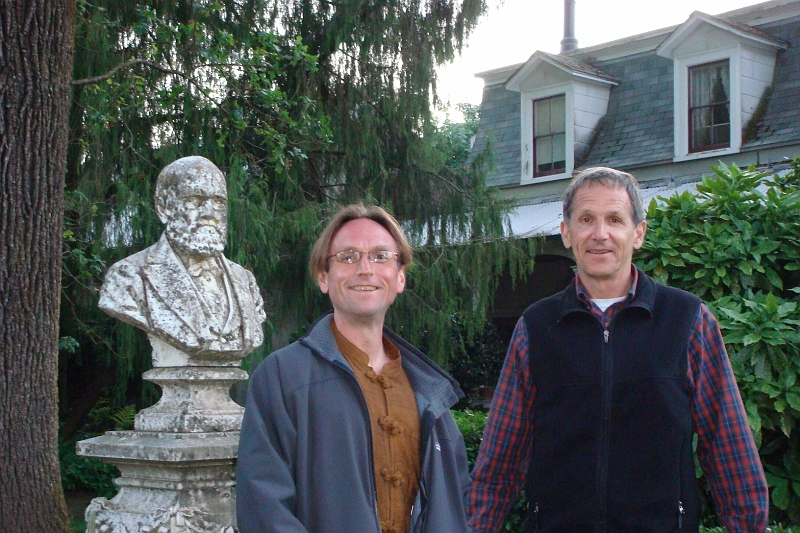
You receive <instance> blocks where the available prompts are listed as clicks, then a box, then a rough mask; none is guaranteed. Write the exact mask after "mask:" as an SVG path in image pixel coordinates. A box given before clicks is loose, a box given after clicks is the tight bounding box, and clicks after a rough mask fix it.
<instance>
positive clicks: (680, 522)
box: [678, 501, 686, 529]
mask: <svg viewBox="0 0 800 533" xmlns="http://www.w3.org/2000/svg"><path fill="white" fill-rule="evenodd" d="M685 514H686V511H685V510H684V509H683V503H681V502H680V501H679V502H678V529H683V515H685Z"/></svg>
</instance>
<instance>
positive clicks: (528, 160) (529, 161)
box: [520, 82, 575, 185]
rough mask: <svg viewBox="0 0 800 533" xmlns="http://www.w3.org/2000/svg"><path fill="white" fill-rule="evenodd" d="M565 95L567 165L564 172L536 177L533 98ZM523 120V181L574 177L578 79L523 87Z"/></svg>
mask: <svg viewBox="0 0 800 533" xmlns="http://www.w3.org/2000/svg"><path fill="white" fill-rule="evenodd" d="M562 94H563V95H564V113H565V115H566V116H565V117H564V128H565V132H564V133H565V145H566V146H565V151H564V157H565V168H564V172H562V173H560V174H550V175H549V176H539V177H536V178H534V177H533V118H534V117H533V102H534V101H536V100H542V99H544V98H552V97H553V96H560V95H562ZM520 98H521V101H520V110H521V112H520V120H521V133H522V135H521V143H520V149H521V158H520V167H521V168H520V185H530V184H533V183H546V182H548V181H558V180H563V179H568V178H571V177H572V171H573V170H574V168H575V90H574V83H572V82H569V83H560V84H558V85H550V86H548V87H542V88H537V89H535V90H524V89H523V90H522V91H521V92H520Z"/></svg>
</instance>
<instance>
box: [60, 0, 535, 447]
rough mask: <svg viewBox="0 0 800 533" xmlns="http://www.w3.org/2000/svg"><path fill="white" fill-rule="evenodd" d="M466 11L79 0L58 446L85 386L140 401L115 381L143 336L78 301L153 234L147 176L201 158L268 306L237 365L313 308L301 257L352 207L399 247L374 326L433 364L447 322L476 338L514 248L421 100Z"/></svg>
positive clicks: (470, 15)
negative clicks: (402, 263) (394, 284)
mask: <svg viewBox="0 0 800 533" xmlns="http://www.w3.org/2000/svg"><path fill="white" fill-rule="evenodd" d="M485 9H486V0H458V1H457V0H437V1H436V2H419V1H416V0H370V1H363V0H358V1H356V0H344V1H342V2H338V3H335V4H332V3H330V2H327V1H323V0H282V1H278V0H271V1H270V0H248V1H244V2H242V1H233V0H216V1H210V0H198V1H193V2H189V1H186V0H182V1H179V2H163V1H159V0H142V1H136V2H125V3H121V2H114V1H111V0H97V1H94V2H91V3H90V2H89V1H88V0H82V1H79V3H78V23H77V35H76V60H75V69H74V78H75V81H74V98H73V106H72V114H71V145H70V153H69V161H68V174H67V198H68V204H69V207H68V211H67V230H68V231H67V236H68V238H69V239H70V243H69V246H68V248H69V249H68V250H67V251H66V253H67V255H66V266H67V268H66V269H65V280H64V285H65V293H64V294H65V297H64V299H63V306H64V310H63V313H62V317H63V320H62V336H63V337H62V347H63V348H64V349H63V350H62V354H63V365H62V371H63V372H62V379H63V380H64V385H65V386H64V391H65V392H64V394H65V396H64V398H63V399H64V402H63V404H62V405H63V407H64V408H65V411H66V412H68V414H69V416H68V417H67V419H66V422H65V427H64V433H65V435H68V434H70V433H72V432H74V431H75V430H76V429H77V428H78V426H79V425H80V421H81V420H82V418H83V417H84V416H85V414H86V412H87V410H88V409H90V408H91V406H92V405H94V403H95V402H96V401H97V398H99V397H100V396H101V395H102V394H103V391H102V386H112V385H113V389H114V391H115V392H116V400H117V401H118V402H120V401H123V400H124V397H125V395H128V397H129V401H130V400H133V399H137V398H138V397H139V396H140V394H141V391H140V390H139V389H138V386H139V385H136V387H134V388H131V389H129V390H127V389H126V387H125V386H122V385H121V384H123V383H129V384H137V383H138V382H137V381H135V380H134V379H133V378H134V377H135V376H137V375H138V374H139V373H141V372H142V370H143V369H144V368H145V367H146V366H147V364H148V357H147V354H149V347H148V346H147V345H146V339H145V338H144V336H143V335H141V334H140V333H139V332H137V331H134V330H132V329H131V328H130V327H129V326H127V325H124V324H121V323H118V322H116V321H114V320H112V319H110V318H108V317H105V316H103V315H102V313H100V312H98V311H97V310H96V300H97V296H96V289H97V286H98V285H99V283H101V280H102V275H103V272H104V269H105V267H106V266H107V265H109V264H110V263H111V262H113V261H115V260H117V259H119V258H121V257H124V256H126V255H128V254H130V253H132V252H134V251H137V250H140V249H142V248H144V247H145V246H147V245H149V244H151V243H152V242H154V241H155V240H156V239H157V238H158V235H159V233H160V232H161V226H160V224H159V223H158V221H157V217H156V216H155V213H154V211H153V207H152V190H153V183H154V181H155V177H156V176H157V173H158V171H159V170H160V169H161V168H163V166H165V165H166V164H167V163H169V162H171V161H172V160H174V159H175V158H177V157H181V156H185V155H190V154H197V155H203V156H205V157H208V158H209V159H211V160H212V161H214V162H215V163H216V164H217V165H218V166H219V167H220V168H222V169H223V170H224V171H225V172H226V174H227V176H228V188H229V197H230V206H229V210H230V220H229V223H230V231H229V242H228V249H227V252H226V253H227V255H228V256H229V257H231V258H232V259H233V260H234V261H236V262H238V263H240V264H243V265H245V266H247V267H248V268H250V269H251V270H253V271H254V273H255V275H256V278H257V279H258V281H259V284H260V286H261V288H262V292H263V293H264V297H265V301H266V307H267V311H268V322H267V326H266V327H267V334H268V338H270V339H271V343H268V344H269V345H268V346H265V348H264V349H262V350H260V352H259V353H256V354H255V356H254V358H255V359H256V360H258V359H259V358H261V357H263V356H264V355H265V354H266V353H267V352H268V351H270V350H271V349H272V348H274V347H276V346H279V345H282V344H285V343H286V342H288V341H289V340H290V337H292V336H293V335H294V334H296V332H298V331H301V330H302V329H304V327H305V326H306V325H308V323H309V322H310V320H312V319H313V318H314V317H315V316H316V315H317V314H318V313H319V312H320V311H321V310H323V309H324V308H325V307H326V305H327V303H326V301H325V299H324V298H322V297H321V295H320V294H319V291H318V289H317V288H316V287H315V286H314V285H313V283H312V281H311V280H310V279H309V276H308V275H307V273H306V266H305V265H306V258H307V255H308V251H309V248H310V246H311V244H312V243H313V241H314V239H315V238H316V235H317V234H318V233H319V231H320V229H321V224H322V223H323V220H324V218H325V217H326V216H327V215H329V214H330V213H332V212H334V211H335V210H336V209H338V208H339V207H340V206H341V205H343V204H346V203H349V202H353V201H365V202H376V203H379V204H381V205H383V206H386V207H388V208H389V209H390V210H391V211H392V212H393V213H394V214H395V215H396V216H397V217H398V218H399V219H400V220H401V221H402V223H403V224H404V226H405V227H406V228H407V229H408V232H409V234H410V235H411V237H412V240H413V242H414V244H415V247H416V251H417V255H416V260H415V263H416V264H415V266H414V267H412V269H411V271H410V273H409V284H408V286H407V289H406V293H405V294H404V296H403V297H402V298H400V299H399V300H398V303H397V304H395V306H394V307H393V310H392V311H390V316H389V317H388V322H389V325H390V326H391V327H393V328H395V329H398V330H402V332H403V334H404V335H405V336H407V337H408V338H409V339H410V340H411V341H413V342H417V343H422V344H424V345H425V347H426V348H427V349H428V351H429V352H430V354H431V355H432V356H433V357H434V358H435V359H437V360H439V361H440V362H443V363H444V362H446V360H447V357H448V353H449V347H448V345H449V342H450V338H451V336H450V329H451V327H452V317H453V316H454V315H458V316H459V323H460V324H462V325H465V326H466V327H467V328H468V330H469V331H470V332H472V331H476V330H477V329H479V328H481V327H482V326H483V323H484V322H485V319H486V310H487V309H488V307H489V304H490V301H491V297H492V294H493V289H494V286H495V284H496V280H497V277H498V275H499V274H500V273H501V272H502V271H503V269H505V268H511V270H512V272H513V273H515V274H516V273H518V272H520V271H524V270H527V269H530V268H531V267H532V265H530V263H529V260H528V258H529V257H531V255H530V254H529V250H528V247H529V246H530V244H529V242H527V241H525V242H515V241H510V240H508V239H506V238H505V236H506V235H507V234H508V225H507V217H506V213H507V210H508V205H506V204H504V203H503V202H500V201H498V200H496V199H495V198H493V197H492V195H491V194H490V191H489V190H488V189H487V188H486V187H485V185H484V180H483V174H482V173H481V169H482V168H483V167H484V166H485V165H486V162H485V161H476V162H474V163H473V164H470V165H469V166H468V165H467V162H466V157H464V153H466V152H465V147H464V142H468V137H467V138H464V137H463V136H462V137H461V138H460V139H461V140H460V141H459V143H460V144H459V143H455V144H454V143H453V142H452V141H453V139H454V138H456V137H457V136H454V133H453V132H454V131H455V130H454V129H453V128H452V124H451V125H449V126H448V125H445V127H443V128H439V127H437V125H436V124H435V123H434V122H433V121H432V119H431V106H432V105H435V103H436V97H435V87H436V78H435V70H434V69H435V67H436V65H438V64H441V63H442V62H445V61H448V60H450V59H452V58H453V56H454V54H455V53H456V52H457V51H458V50H459V49H460V47H461V45H462V44H463V42H464V39H465V37H466V36H467V35H468V33H469V31H470V30H471V29H472V28H473V27H474V25H475V23H476V22H477V20H478V18H479V17H480V15H481V14H482V13H483V12H484V11H485ZM472 120H473V127H474V124H475V120H476V115H474V114H473V116H472ZM448 128H449V129H448ZM461 133H463V132H461ZM456 145H457V150H460V151H459V152H458V154H457V155H454V154H455V152H454V149H456ZM83 383H85V385H83ZM93 383H94V384H95V385H92V384H93ZM97 384H99V386H98V385H97ZM75 387H80V391H81V393H80V394H74V391H75V390H76V388H75ZM70 398H74V399H75V401H68V400H69V399H70ZM79 398H80V400H78V399H79Z"/></svg>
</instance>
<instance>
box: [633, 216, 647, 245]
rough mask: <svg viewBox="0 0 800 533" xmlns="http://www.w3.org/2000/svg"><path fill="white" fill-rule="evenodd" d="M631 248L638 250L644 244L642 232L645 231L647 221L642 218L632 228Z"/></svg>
mask: <svg viewBox="0 0 800 533" xmlns="http://www.w3.org/2000/svg"><path fill="white" fill-rule="evenodd" d="M634 232H635V233H634V237H633V249H634V250H638V249H639V248H641V247H642V244H644V234H645V233H647V221H646V220H642V221H641V222H640V223H639V225H638V226H636V229H635V230H634Z"/></svg>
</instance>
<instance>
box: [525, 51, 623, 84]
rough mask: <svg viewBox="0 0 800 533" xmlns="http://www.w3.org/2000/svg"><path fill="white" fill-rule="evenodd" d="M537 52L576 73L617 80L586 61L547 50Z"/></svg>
mask: <svg viewBox="0 0 800 533" xmlns="http://www.w3.org/2000/svg"><path fill="white" fill-rule="evenodd" d="M539 53H540V54H542V55H543V56H547V57H548V58H550V59H551V60H552V61H554V62H555V63H558V64H559V65H561V66H562V67H564V68H566V69H569V70H570V71H572V72H574V73H576V74H585V75H587V76H591V77H593V78H599V79H601V80H607V81H613V82H617V81H619V80H617V79H616V78H615V77H614V76H610V75H608V74H606V73H605V72H603V71H602V70H600V69H597V68H595V67H593V66H592V65H590V64H589V63H586V62H584V61H581V60H579V59H575V58H574V57H569V56H562V55H557V54H550V53H547V52H539Z"/></svg>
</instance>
